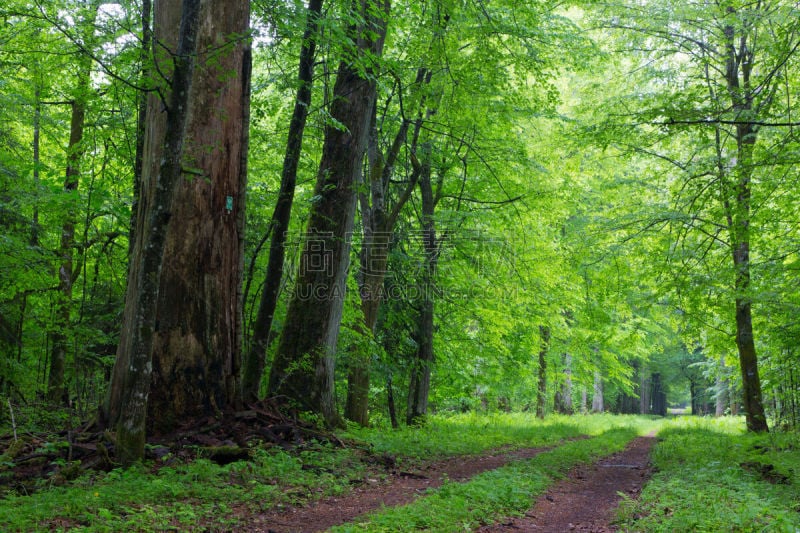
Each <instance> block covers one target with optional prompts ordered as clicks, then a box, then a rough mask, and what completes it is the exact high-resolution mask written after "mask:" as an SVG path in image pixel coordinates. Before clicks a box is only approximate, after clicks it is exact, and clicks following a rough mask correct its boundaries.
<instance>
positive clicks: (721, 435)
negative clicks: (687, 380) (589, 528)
mask: <svg viewBox="0 0 800 533" xmlns="http://www.w3.org/2000/svg"><path fill="white" fill-rule="evenodd" d="M653 463H654V466H655V467H656V469H657V472H656V473H655V474H654V476H653V478H652V480H651V481H650V482H649V483H648V484H647V485H646V487H645V489H644V491H643V492H642V495H641V498H640V499H639V501H627V502H626V503H625V505H623V506H622V512H621V519H622V522H621V527H622V528H623V529H624V530H627V531H646V532H673V531H709V532H710V531H748V532H749V531H787V532H796V531H798V529H800V514H798V512H799V511H800V438H799V436H798V435H797V434H769V435H752V434H747V433H745V429H744V424H743V422H742V420H741V419H732V418H726V419H707V418H697V417H684V418H680V419H677V420H674V421H670V422H669V423H667V424H666V426H665V429H663V430H662V431H661V432H660V433H659V443H658V444H657V446H656V447H655V449H654V451H653ZM743 465H744V466H743ZM759 465H772V466H771V467H770V466H764V467H761V466H759ZM765 472H766V473H767V474H766V478H765V475H764V473H765ZM767 478H768V479H767Z"/></svg>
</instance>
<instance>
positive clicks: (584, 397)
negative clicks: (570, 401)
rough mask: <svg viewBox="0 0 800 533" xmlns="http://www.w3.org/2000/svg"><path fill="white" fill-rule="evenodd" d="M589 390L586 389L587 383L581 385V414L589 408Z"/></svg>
mask: <svg viewBox="0 0 800 533" xmlns="http://www.w3.org/2000/svg"><path fill="white" fill-rule="evenodd" d="M588 401H589V399H588V392H587V391H586V385H584V386H582V387H581V414H584V415H585V414H586V412H587V411H588V410H589V407H588Z"/></svg>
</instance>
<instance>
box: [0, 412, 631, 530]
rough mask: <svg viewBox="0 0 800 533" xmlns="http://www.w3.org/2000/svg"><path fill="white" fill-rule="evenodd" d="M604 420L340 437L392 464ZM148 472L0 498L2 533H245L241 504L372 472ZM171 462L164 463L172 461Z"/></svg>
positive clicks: (478, 419)
mask: <svg viewBox="0 0 800 533" xmlns="http://www.w3.org/2000/svg"><path fill="white" fill-rule="evenodd" d="M626 420H627V419H626V418H625V417H615V416H611V415H592V416H574V417H566V416H553V417H548V418H547V420H544V421H541V420H538V419H536V418H535V417H533V416H532V415H530V414H511V413H509V414H506V413H502V414H499V413H498V414H489V415H486V414H484V415H475V414H466V415H456V416H434V417H431V418H430V420H429V423H428V424H427V425H426V426H425V427H423V428H403V429H401V430H398V431H392V430H391V429H387V428H372V429H352V430H351V432H350V433H349V434H348V435H347V436H349V437H352V438H356V439H358V440H361V441H364V442H366V443H370V444H371V445H372V446H373V448H374V450H375V451H376V452H379V453H388V454H391V455H394V456H397V459H398V462H399V463H401V464H402V463H415V462H417V461H420V460H421V459H422V458H426V459H430V458H438V457H446V456H452V455H462V454H478V453H482V452H485V451H487V450H490V449H496V448H500V447H505V448H521V447H528V446H534V447H535V446H552V445H555V444H557V443H559V442H560V441H563V440H564V439H568V438H572V437H576V436H579V435H582V434H590V435H596V434H598V433H600V432H601V431H602V428H607V427H610V426H614V425H618V424H620V423H622V424H627V423H628V422H626ZM161 463H162V464H156V465H153V466H157V467H158V468H157V469H155V470H156V471H155V472H154V471H153V470H152V469H150V468H149V466H151V465H147V466H146V467H142V466H139V467H134V468H131V469H128V470H114V471H112V472H110V473H103V472H99V473H92V474H89V475H86V476H84V477H83V478H80V479H78V480H76V481H75V482H73V483H72V484H70V485H68V486H51V487H48V481H47V480H44V481H43V484H44V485H45V486H44V488H43V489H42V490H40V491H39V492H37V493H35V494H32V495H30V496H24V495H17V494H6V495H5V496H4V497H3V498H2V499H0V530H2V531H41V530H67V529H68V530H70V531H164V530H170V529H172V530H189V529H191V530H196V531H202V530H219V529H221V530H228V529H246V527H247V525H246V524H244V523H242V522H241V517H240V516H237V515H236V513H232V508H233V506H241V505H242V504H244V505H246V506H248V507H249V508H251V509H252V512H256V513H257V512H259V510H263V509H268V508H272V507H274V506H275V505H278V504H281V503H282V504H303V503H305V502H308V501H311V500H313V499H316V498H319V497H323V496H327V495H342V494H345V493H347V492H349V491H350V490H351V488H352V486H353V484H357V483H359V482H361V481H363V479H364V478H365V477H375V476H376V475H377V476H379V475H380V472H376V473H375V472H373V473H369V474H368V469H370V468H375V467H374V465H369V464H366V463H364V462H363V461H362V454H360V453H358V450H357V449H352V448H344V449H343V448H335V447H331V446H323V445H316V446H309V447H306V448H305V449H302V450H295V451H293V452H291V453H287V452H284V451H283V450H279V449H275V448H272V449H260V448H256V449H253V451H252V453H251V460H250V461H246V462H236V463H232V464H230V465H225V466H219V465H216V464H214V463H212V462H210V461H207V460H200V461H195V462H193V463H188V464H182V463H180V462H176V463H172V461H171V459H170V458H165V460H164V461H161ZM171 463H172V464H171Z"/></svg>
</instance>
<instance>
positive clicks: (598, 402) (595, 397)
mask: <svg viewBox="0 0 800 533" xmlns="http://www.w3.org/2000/svg"><path fill="white" fill-rule="evenodd" d="M603 408H604V407H603V377H602V375H600V371H599V370H595V372H594V394H592V412H593V413H602V412H603Z"/></svg>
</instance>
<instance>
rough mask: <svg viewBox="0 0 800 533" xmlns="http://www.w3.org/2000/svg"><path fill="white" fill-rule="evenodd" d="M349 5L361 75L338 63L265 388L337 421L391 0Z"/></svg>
mask: <svg viewBox="0 0 800 533" xmlns="http://www.w3.org/2000/svg"><path fill="white" fill-rule="evenodd" d="M353 9H354V11H355V13H356V14H358V15H359V17H358V18H360V19H361V20H362V21H363V24H358V25H355V26H353V27H351V28H350V35H351V38H352V39H353V42H354V44H355V47H356V53H357V54H358V58H359V60H360V61H366V63H367V64H366V66H367V68H366V71H367V76H366V78H365V77H362V75H361V74H360V69H359V68H358V65H355V64H353V63H352V62H349V61H342V62H341V63H340V64H339V68H338V72H337V76H336V83H335V85H334V89H333V101H332V103H331V108H330V113H331V117H332V118H333V119H334V120H335V121H336V122H338V123H339V124H340V125H341V127H338V126H334V125H333V124H329V125H327V126H326V127H325V140H324V143H323V149H322V159H321V161H320V167H319V173H318V175H317V183H316V188H315V191H314V198H315V200H314V204H313V206H312V209H311V213H310V215H309V222H308V230H307V233H306V238H305V246H304V249H303V252H302V254H301V258H300V269H299V273H298V276H297V278H296V279H297V281H296V285H295V289H294V293H293V294H292V296H291V298H290V301H289V306H288V310H287V314H286V321H285V324H284V328H283V331H282V332H281V337H280V340H279V342H278V349H277V353H276V355H275V360H274V361H273V365H272V368H271V370H270V376H269V383H268V387H267V394H268V395H269V396H280V397H282V398H283V399H285V400H286V401H288V402H289V403H292V404H294V405H295V406H296V407H299V408H301V409H303V410H308V411H312V412H314V413H318V414H320V415H322V416H323V418H324V419H325V421H326V423H327V424H329V425H337V424H339V423H340V419H339V415H338V412H337V410H336V405H335V396H334V387H333V385H334V383H333V378H334V364H335V350H336V344H337V340H338V335H339V326H340V324H341V318H342V307H343V304H344V291H345V281H346V276H347V267H348V262H349V254H350V242H349V238H348V236H349V234H350V232H351V231H352V227H353V219H354V216H355V204H356V185H357V183H358V180H359V176H360V172H361V166H362V162H363V158H364V151H365V149H366V145H367V136H368V134H369V125H370V115H371V112H372V107H373V105H374V101H375V95H376V84H375V81H374V79H372V76H373V75H374V74H373V73H372V70H373V69H374V65H370V59H369V58H370V57H372V58H375V57H380V55H381V52H382V49H383V39H384V36H385V34H386V20H387V18H388V12H389V2H388V0H387V1H384V2H382V3H381V4H380V5H378V6H376V5H373V3H372V2H369V1H366V0H362V1H360V2H354V6H353Z"/></svg>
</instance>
